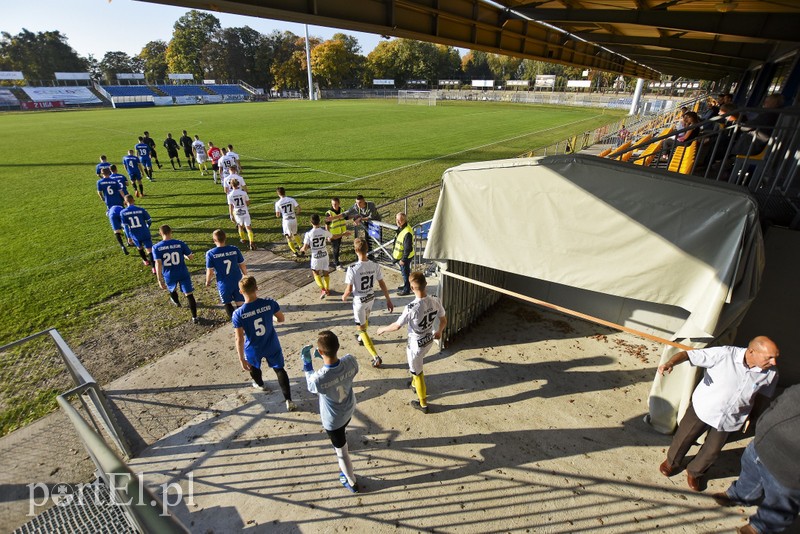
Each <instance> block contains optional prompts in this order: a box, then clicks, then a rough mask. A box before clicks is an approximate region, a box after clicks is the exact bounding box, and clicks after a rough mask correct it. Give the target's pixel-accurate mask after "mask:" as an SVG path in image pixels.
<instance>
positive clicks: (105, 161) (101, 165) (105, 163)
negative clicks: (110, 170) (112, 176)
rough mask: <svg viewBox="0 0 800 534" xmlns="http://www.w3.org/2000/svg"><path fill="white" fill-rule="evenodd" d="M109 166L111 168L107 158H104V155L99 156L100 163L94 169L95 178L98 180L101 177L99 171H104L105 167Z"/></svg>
mask: <svg viewBox="0 0 800 534" xmlns="http://www.w3.org/2000/svg"><path fill="white" fill-rule="evenodd" d="M110 166H111V164H110V163H109V162H108V158H107V157H106V156H105V154H103V155H102V156H100V163H98V164H97V166H95V168H94V170H95V172H96V173H97V177H98V178H102V177H103V176H102V175H101V174H100V173H101V171H102V170H103V169H105V168H106V167H110Z"/></svg>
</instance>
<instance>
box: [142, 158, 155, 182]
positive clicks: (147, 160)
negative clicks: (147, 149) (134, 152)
mask: <svg viewBox="0 0 800 534" xmlns="http://www.w3.org/2000/svg"><path fill="white" fill-rule="evenodd" d="M139 161H141V162H142V167H144V168H145V169H148V168H150V169H152V168H153V161H152V160H151V159H150V156H139ZM140 179H141V178H140Z"/></svg>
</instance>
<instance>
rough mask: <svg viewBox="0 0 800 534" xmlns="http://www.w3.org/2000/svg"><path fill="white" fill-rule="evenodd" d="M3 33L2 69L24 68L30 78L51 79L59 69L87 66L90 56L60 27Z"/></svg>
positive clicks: (83, 69)
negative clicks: (73, 44)
mask: <svg viewBox="0 0 800 534" xmlns="http://www.w3.org/2000/svg"><path fill="white" fill-rule="evenodd" d="M0 35H2V37H0V70H18V71H22V73H23V74H24V75H25V78H26V79H28V80H51V79H53V77H54V73H56V72H86V71H87V70H88V67H89V65H88V62H87V60H86V59H84V58H82V57H80V56H79V55H78V53H77V52H75V50H73V49H72V47H71V46H69V44H67V36H66V35H63V34H61V32H59V31H47V32H38V33H33V32H30V31H28V30H26V29H24V28H23V30H22V31H21V32H20V33H18V34H17V35H11V34H9V33H7V32H3V33H2V34H0Z"/></svg>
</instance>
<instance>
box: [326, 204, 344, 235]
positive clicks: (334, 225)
mask: <svg viewBox="0 0 800 534" xmlns="http://www.w3.org/2000/svg"><path fill="white" fill-rule="evenodd" d="M341 213H342V209H341V208H339V213H336V212H335V211H333V210H328V211H326V212H325V216H326V217H335V216H336V215H340V214H341ZM328 231H329V232H330V233H332V234H333V236H334V237H336V236H337V235H342V234H343V233H345V232H346V231H347V221H345V220H344V219H337V220H335V221H331V222H329V223H328Z"/></svg>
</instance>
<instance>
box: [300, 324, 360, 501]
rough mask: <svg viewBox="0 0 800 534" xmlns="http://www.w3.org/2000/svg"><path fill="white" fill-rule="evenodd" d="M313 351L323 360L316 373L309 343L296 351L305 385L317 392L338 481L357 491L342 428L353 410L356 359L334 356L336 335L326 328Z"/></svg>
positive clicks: (336, 342) (346, 355)
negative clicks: (334, 458) (333, 454)
mask: <svg viewBox="0 0 800 534" xmlns="http://www.w3.org/2000/svg"><path fill="white" fill-rule="evenodd" d="M317 352H318V353H319V354H320V355H321V356H322V361H323V362H324V363H325V366H324V367H323V368H322V369H320V370H319V371H317V372H314V365H313V364H312V363H311V345H307V346H305V347H303V350H302V351H301V353H300V354H301V358H302V360H303V372H304V373H305V374H306V384H307V386H308V391H310V392H311V393H316V394H317V395H319V416H320V418H321V419H322V428H324V429H325V432H327V434H328V437H329V438H330V440H331V443H333V450H334V451H336V458H337V459H338V461H339V471H340V473H339V482H340V483H341V484H342V486H344V487H345V488H347V489H348V490H350V491H351V492H353V493H357V492H358V484H357V483H356V475H355V473H354V472H353V462H352V460H351V459H350V451H349V449H348V447H347V437H346V435H345V431H346V430H347V425H348V424H349V423H350V419H351V418H352V417H353V411H355V409H356V396H355V394H354V393H353V379H354V378H355V376H356V374H358V361H357V360H356V359H355V358H354V357H353V355H352V354H345V355H344V356H342V358H341V359H340V358H339V357H338V356H337V354H338V353H339V338H337V337H336V334H334V333H333V332H331V331H330V330H325V331H322V332H320V333H319V334H318V337H317Z"/></svg>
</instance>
